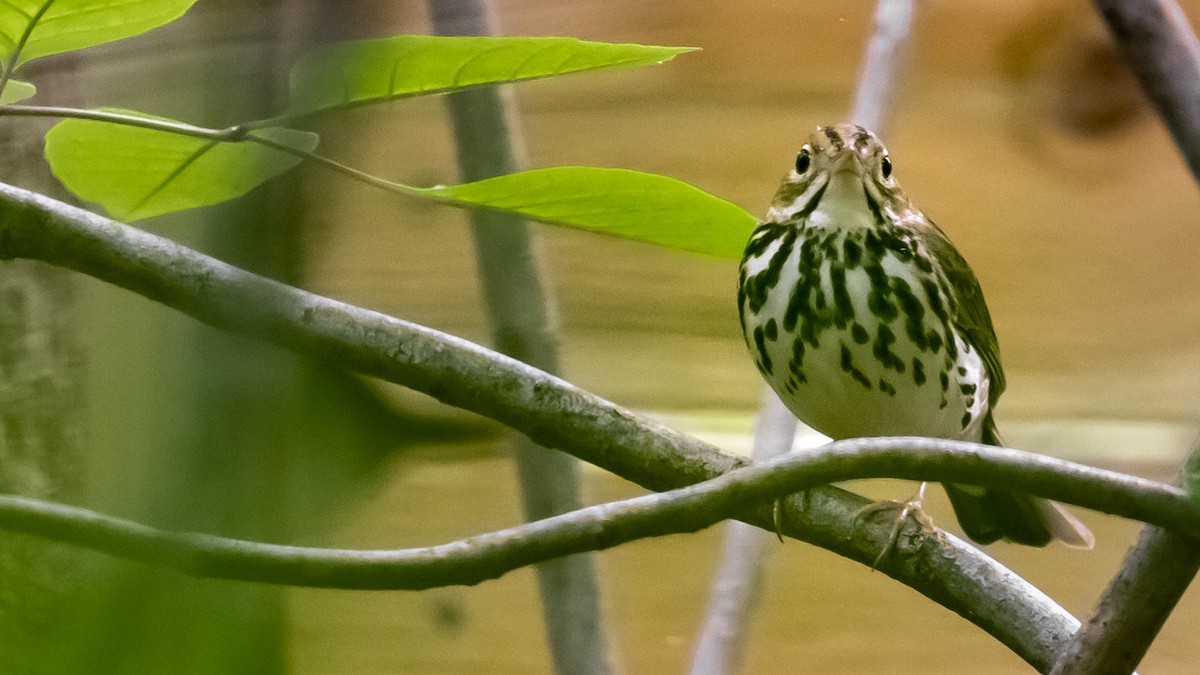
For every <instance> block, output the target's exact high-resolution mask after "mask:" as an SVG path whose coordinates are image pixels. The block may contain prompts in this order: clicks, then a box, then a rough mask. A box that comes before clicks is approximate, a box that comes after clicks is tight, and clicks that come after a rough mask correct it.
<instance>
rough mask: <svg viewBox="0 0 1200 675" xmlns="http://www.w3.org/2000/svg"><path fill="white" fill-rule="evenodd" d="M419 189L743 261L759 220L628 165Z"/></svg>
mask: <svg viewBox="0 0 1200 675" xmlns="http://www.w3.org/2000/svg"><path fill="white" fill-rule="evenodd" d="M419 192H421V193H423V194H424V195H426V196H428V197H433V198H435V199H440V200H443V201H446V202H449V203H452V204H454V205H457V206H481V207H485V208H488V209H493V210H496V211H506V212H510V213H516V214H520V215H522V216H525V217H527V218H532V219H534V220H540V221H543V222H547V223H552V224H557V225H567V226H570V227H578V228H582V229H586V230H593V231H596V232H603V233H605V234H613V235H617V236H620V237H627V238H630V239H637V240H640V241H646V242H651V243H654V244H659V245H661V246H667V247H670V248H675V249H680V250H683V251H691V252H693V253H701V254H704V255H710V256H716V257H719V258H733V259H737V258H740V257H741V255H742V250H743V249H744V248H745V246H746V240H747V239H748V238H749V237H750V233H751V231H753V229H754V226H755V223H756V221H755V219H754V216H752V215H750V214H749V213H746V212H745V211H743V210H742V209H741V208H739V207H738V206H736V205H734V204H731V203H730V202H727V201H725V200H724V199H721V198H720V197H716V196H714V195H711V194H709V193H707V192H705V191H703V190H701V189H700V188H698V187H695V186H693V185H689V184H688V183H684V182H683V181H680V180H676V179H674V178H668V177H666V176H659V175H656V174H652V173H642V172H640V171H631V170H629V169H603V168H598V167H588V166H562V167H553V168H549V169H535V170H533V171H525V172H522V173H514V174H509V175H506V176H499V177H497V178H489V179H487V180H482V181H478V182H475V183H464V184H462V185H439V186H437V187H432V188H426V189H422V190H419Z"/></svg>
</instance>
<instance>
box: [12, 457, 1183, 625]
mask: <svg viewBox="0 0 1200 675" xmlns="http://www.w3.org/2000/svg"><path fill="white" fill-rule="evenodd" d="M861 478H908V479H912V480H930V481H938V482H969V483H972V484H977V485H985V486H988V485H1003V486H1005V487H1011V488H1013V489H1019V490H1021V491H1022V492H1028V493H1031V494H1038V495H1042V496H1046V497H1052V498H1054V499H1058V500H1061V501H1069V502H1071V503H1074V504H1078V505H1080V506H1086V507H1090V508H1096V509H1103V510H1105V511H1106V512H1108V513H1112V514H1114V515H1119V516H1124V517H1127V518H1136V519H1139V520H1145V521H1150V522H1153V523H1156V524H1158V525H1161V526H1164V527H1168V528H1171V529H1173V530H1176V531H1179V532H1183V533H1186V534H1187V535H1189V536H1193V537H1196V536H1200V505H1198V504H1196V503H1194V502H1193V501H1192V500H1191V499H1190V498H1188V496H1187V495H1186V493H1184V492H1183V491H1182V490H1179V489H1177V488H1174V487H1172V486H1169V485H1163V484H1159V483H1154V482H1153V481H1148V480H1145V479H1142V478H1137V477H1134V476H1127V475H1124V474H1119V473H1115V472H1112V471H1104V470H1101V469H1093V468H1091V467H1086V466H1082V465H1079V464H1072V463H1070V462H1065V461H1062V460H1055V459H1050V458H1047V457H1045V456H1043V455H1037V454H1034V453H1028V452H1022V451H1019V450H1012V449H1008V448H997V447H994V446H987V445H980V444H976V443H965V442H959V441H945V440H934V439H922V438H870V439H857V440H850V441H838V442H836V443H831V444H829V445H827V446H825V447H823V448H822V451H821V452H819V453H803V454H794V455H789V456H786V457H781V458H779V459H776V460H773V461H770V462H764V463H761V464H756V465H752V466H747V467H743V468H740V469H736V470H733V471H730V472H729V473H726V474H723V475H721V476H718V477H716V478H713V479H711V480H708V481H704V482H701V483H697V484H696V485H692V486H689V487H685V488H679V489H676V490H671V491H668V492H662V493H657V494H649V495H644V496H641V497H635V498H632V499H627V500H624V501H619V502H609V503H606V504H600V505H598V506H591V507H588V508H584V509H580V510H577V511H572V512H570V513H567V514H563V515H559V516H554V517H550V518H546V519H543V520H538V521H534V522H532V523H527V524H525V525H521V526H518V527H512V528H508V529H505V530H500V531H497V532H491V533H488V534H483V535H479V536H476V537H471V538H469V539H463V540H459V541H455V542H451V543H448V544H442V545H440V546H430V547H423V548H413V549H402V550H375V551H352V550H338V549H320V548H303V547H295V546H281V545H275V544H263V543H257V542H250V541H242V540H236V539H226V538H223V537H216V536H212V535H207V534H195V533H177V532H166V531H162V530H156V529H153V528H150V527H146V526H144V525H139V524H137V523H133V522H130V521H126V520H121V519H118V518H112V517H109V516H104V515H101V514H98V513H95V512H93V511H88V510H86V509H81V508H76V507H72V506H65V505H61V504H54V503H50V502H43V501H39V500H34V499H27V498H23V497H16V496H3V495H0V528H3V529H7V530H10V531H13V532H20V533H22V534H28V535H35V536H39V537H43V538H47V539H53V540H56V541H60V542H64V543H70V544H75V545H78V546H84V547H88V548H92V549H95V550H98V551H102V552H105V553H108V554H111V555H114V556H117V557H121V558H126V559H130V560H137V561H141V562H146V563H150V564H155V565H160V566H163V567H168V568H171V569H175V570H178V571H181V572H185V573H187V574H191V575H194V576H200V577H211V578H224V579H237V580H240V581H254V582H260V583H274V584H288V585H294V586H314V587H322V588H341V589H357V590H414V589H423V588H433V587H440V586H450V585H460V584H477V583H479V582H481V581H486V580H488V579H494V578H497V577H499V576H501V575H503V574H504V573H506V572H509V571H512V570H514V569H518V568H520V567H524V566H527V565H530V564H533V563H537V562H541V561H545V560H550V559H554V558H559V557H562V556H565V555H570V554H574V553H579V552H582V551H593V550H602V549H607V548H612V547H614V546H617V545H620V544H624V543H627V542H630V541H634V540H637V539H643V538H647V537H660V536H664V535H668V534H679V533H684V532H694V531H696V530H700V529H703V528H706V527H709V526H711V525H713V524H714V523H717V522H719V521H721V520H724V519H725V518H729V517H732V516H740V515H744V514H745V511H746V510H747V509H748V508H749V507H751V506H752V505H755V504H761V503H765V502H769V501H770V500H772V499H775V498H778V497H781V496H783V495H785V494H789V493H791V492H794V491H797V490H806V489H809V488H814V487H818V486H820V485H824V484H826V483H829V482H832V481H841V480H853V479H861ZM876 526H878V527H880V528H882V529H883V530H884V531H888V530H890V529H891V525H890V524H889V523H883V524H882V525H879V524H876V525H872V524H870V523H864V524H863V526H862V529H868V530H869V529H871V528H872V527H876ZM939 536H945V535H943V534H942V533H939V532H935V531H921V532H918V533H916V534H914V535H911V536H910V539H918V540H923V539H934V540H936V539H937V538H938V537H939ZM976 593H977V594H978V596H979V597H978V601H979V602H981V603H983V602H987V601H988V600H989V595H988V594H989V589H987V588H980V589H978V590H977V591H976Z"/></svg>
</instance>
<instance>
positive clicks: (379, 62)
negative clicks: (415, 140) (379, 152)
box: [291, 35, 692, 114]
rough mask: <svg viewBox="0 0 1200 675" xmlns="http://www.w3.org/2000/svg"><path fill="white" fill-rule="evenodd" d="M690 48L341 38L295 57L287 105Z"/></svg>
mask: <svg viewBox="0 0 1200 675" xmlns="http://www.w3.org/2000/svg"><path fill="white" fill-rule="evenodd" d="M689 51H692V48H691V47H653V46H647V45H633V44H612V43H608V42H585V41H583V40H577V39H575V38H562V37H523V38H502V37H438V36H432V35H399V36H395V37H388V38H381V39H375V40H360V41H355V42H342V43H338V44H334V45H329V46H327V47H322V48H319V49H317V50H315V51H313V52H311V53H309V54H307V55H306V56H304V57H302V58H301V59H300V61H299V62H297V63H296V66H295V67H294V68H293V69H292V74H291V83H292V107H291V111H292V113H293V114H305V113H312V112H316V111H320V110H328V109H331V108H340V107H345V106H350V105H355V104H362V103H370V102H374V101H383V100H387V99H394V98H400V97H404V96H416V95H420V94H441V93H445V92H448V91H453V90H455V89H463V88H465V87H474V86H478V85H481V84H494V83H498V82H518V81H521V80H533V79H537V78H543V77H552V76H555V75H566V74H568V73H579V72H584V71H589V70H600V69H607V68H622V67H628V66H643V65H650V64H655V63H662V62H664V61H669V60H670V59H672V58H674V57H675V55H677V54H681V53H683V52H689Z"/></svg>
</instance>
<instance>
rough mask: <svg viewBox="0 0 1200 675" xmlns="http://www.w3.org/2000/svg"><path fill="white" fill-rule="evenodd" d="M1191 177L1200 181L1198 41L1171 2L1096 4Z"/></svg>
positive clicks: (1108, 1) (1101, 0) (1100, 0)
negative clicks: (1181, 155)
mask: <svg viewBox="0 0 1200 675" xmlns="http://www.w3.org/2000/svg"><path fill="white" fill-rule="evenodd" d="M1094 2H1095V5H1096V9H1098V10H1099V11H1100V14H1101V16H1103V17H1104V20H1105V22H1107V23H1108V29H1109V32H1111V33H1112V35H1113V38H1114V39H1115V40H1116V43H1117V47H1118V48H1120V50H1121V53H1122V54H1124V56H1125V60H1126V61H1127V62H1128V63H1129V65H1130V66H1131V67H1132V68H1133V72H1134V74H1135V75H1137V78H1138V81H1140V82H1141V84H1142V89H1143V90H1144V91H1145V92H1146V95H1147V96H1149V97H1150V101H1151V102H1152V103H1153V104H1154V107H1155V109H1157V110H1158V114H1159V116H1160V117H1162V120H1163V123H1165V124H1166V126H1167V130H1168V131H1170V132H1171V136H1172V137H1173V138H1174V139H1175V145H1176V146H1177V147H1178V148H1179V151H1180V152H1181V153H1183V156H1184V159H1186V160H1187V164H1188V166H1189V167H1190V168H1191V170H1192V175H1193V176H1195V177H1196V178H1197V180H1200V108H1197V106H1196V101H1200V40H1197V39H1196V34H1195V33H1194V32H1192V27H1191V24H1190V23H1189V22H1188V18H1187V15H1186V14H1184V13H1183V10H1182V9H1180V8H1179V5H1177V4H1175V2H1174V1H1173V0H1139V1H1138V2H1126V1H1124V0H1094Z"/></svg>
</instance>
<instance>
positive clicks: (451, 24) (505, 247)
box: [430, 0, 610, 674]
mask: <svg viewBox="0 0 1200 675" xmlns="http://www.w3.org/2000/svg"><path fill="white" fill-rule="evenodd" d="M430 9H431V12H432V17H433V25H434V30H435V31H436V32H437V33H439V34H443V35H447V34H454V35H487V34H490V33H491V30H490V26H489V23H490V22H489V17H488V10H487V7H486V4H485V0H430ZM447 102H448V104H449V108H450V118H451V120H452V123H453V127H454V136H455V141H456V144H457V148H458V162H459V170H460V173H461V175H462V178H463V180H466V181H473V180H480V179H483V178H489V177H492V176H497V175H500V174H505V173H511V172H512V171H514V170H515V169H516V168H517V167H518V165H519V164H521V163H522V160H523V157H522V155H523V147H522V144H521V141H520V138H519V137H518V136H517V126H516V124H515V123H514V121H515V120H514V118H515V115H516V112H515V108H514V106H513V101H512V99H511V90H507V89H505V90H498V89H496V88H492V87H488V88H481V89H475V90H470V91H464V92H459V93H456V94H453V95H451V96H449V97H447ZM470 217H471V224H472V232H473V238H474V242H475V258H476V264H477V266H478V269H479V276H480V281H481V284H482V288H483V293H484V300H485V303H486V306H487V309H488V315H489V318H490V320H491V324H492V333H493V338H494V340H495V346H496V349H497V350H498V351H500V352H503V353H505V354H507V355H509V356H512V357H513V358H516V359H519V360H521V361H524V362H526V363H528V364H530V365H533V366H536V367H538V368H541V369H542V370H545V371H546V372H550V373H554V372H556V371H557V370H558V352H557V349H556V346H555V342H556V339H555V334H554V329H553V327H552V309H551V301H550V298H549V296H548V294H547V292H546V290H545V288H544V285H543V281H542V279H541V275H540V274H539V270H538V264H537V257H536V255H535V252H534V243H535V242H534V241H533V238H532V236H531V233H530V231H529V227H528V225H527V224H526V223H525V222H524V221H522V220H521V219H520V218H517V217H514V216H512V215H508V214H501V213H492V212H485V211H471V212H470ZM516 443H517V449H516V450H517V471H518V474H519V477H520V483H521V492H522V496H523V499H524V504H525V517H526V518H527V519H529V520H540V519H542V518H547V517H550V516H553V515H556V514H559V513H563V512H566V511H571V510H574V509H577V508H579V506H580V497H579V482H580V481H579V465H578V460H576V459H575V458H573V457H571V456H569V455H567V454H566V453H562V452H553V451H550V450H547V449H545V448H542V447H540V446H538V445H537V444H535V443H533V442H532V441H531V440H529V439H528V438H526V437H524V436H521V437H519V438H518V439H517V440H516ZM593 560H594V559H593V557H592V556H591V555H575V556H570V557H567V558H562V559H560V560H554V561H551V562H547V563H543V564H541V565H538V568H537V573H538V583H539V585H540V588H541V595H542V607H543V613H544V619H545V625H546V631H547V637H548V639H549V642H550V652H551V654H552V656H553V658H554V664H555V669H556V671H557V672H559V673H580V674H587V673H597V674H599V673H607V672H609V670H610V667H609V663H608V658H607V653H606V652H607V650H606V646H605V639H604V631H603V624H602V618H601V607H600V591H599V588H598V585H597V581H596V570H595V565H594V562H593Z"/></svg>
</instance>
